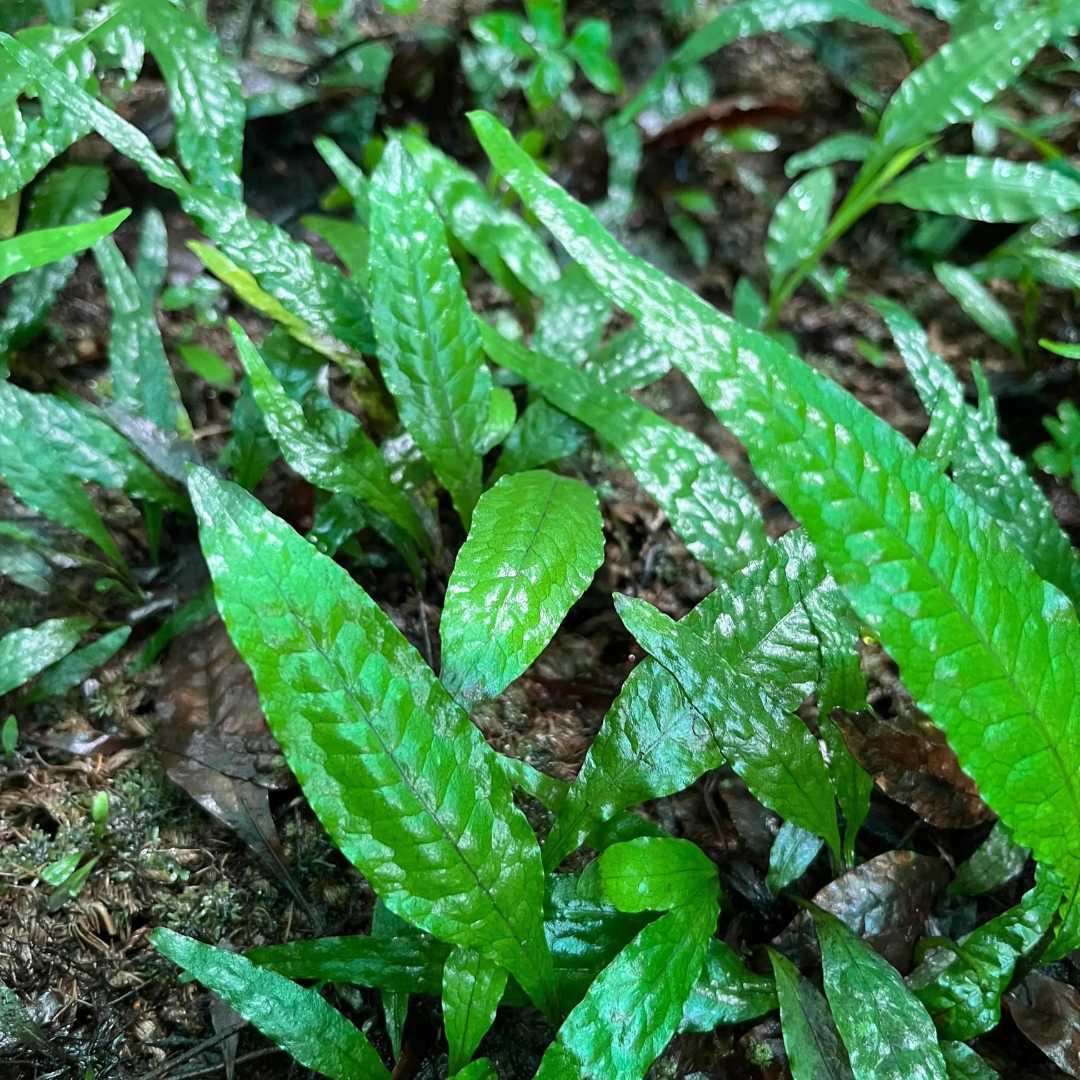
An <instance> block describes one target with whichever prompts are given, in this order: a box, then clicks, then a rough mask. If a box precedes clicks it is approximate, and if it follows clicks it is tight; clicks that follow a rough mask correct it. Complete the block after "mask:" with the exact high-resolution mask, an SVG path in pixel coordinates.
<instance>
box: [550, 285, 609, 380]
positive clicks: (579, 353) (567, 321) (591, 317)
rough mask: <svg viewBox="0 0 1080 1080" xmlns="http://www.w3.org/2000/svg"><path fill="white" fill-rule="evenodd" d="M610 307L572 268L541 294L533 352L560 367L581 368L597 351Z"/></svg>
mask: <svg viewBox="0 0 1080 1080" xmlns="http://www.w3.org/2000/svg"><path fill="white" fill-rule="evenodd" d="M610 318H611V304H610V303H609V302H608V300H607V299H606V297H604V295H603V294H602V293H601V292H599V291H598V290H597V288H596V286H595V285H593V283H592V282H591V281H590V280H589V277H588V275H587V274H586V273H585V272H584V271H583V270H582V269H581V267H580V266H577V265H574V264H571V265H570V266H569V267H567V269H566V270H565V271H564V272H563V275H562V277H560V278H559V280H558V281H556V282H555V283H554V284H552V285H550V286H549V287H548V289H547V291H546V292H545V293H544V308H543V310H542V311H541V312H540V318H539V319H537V321H536V332H535V334H534V335H533V343H532V347H533V349H534V350H535V351H536V352H538V353H541V354H543V355H544V356H550V357H551V358H552V359H553V360H558V361H559V362H561V363H563V364H570V365H572V366H573V367H581V365H582V364H584V363H585V361H586V360H587V359H588V358H589V356H590V355H591V354H592V353H594V352H595V351H596V349H597V348H598V347H599V345H600V342H601V340H602V339H603V337H604V328H605V327H606V326H607V323H608V319H610Z"/></svg>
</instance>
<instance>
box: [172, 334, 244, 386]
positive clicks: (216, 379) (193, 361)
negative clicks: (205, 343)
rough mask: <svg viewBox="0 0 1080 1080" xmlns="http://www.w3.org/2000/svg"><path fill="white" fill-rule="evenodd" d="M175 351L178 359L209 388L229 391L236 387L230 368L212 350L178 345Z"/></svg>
mask: <svg viewBox="0 0 1080 1080" xmlns="http://www.w3.org/2000/svg"><path fill="white" fill-rule="evenodd" d="M176 350H177V352H179V353H180V359H181V360H183V361H184V363H185V364H187V366H188V367H189V368H191V370H192V371H194V372H195V374H196V375H198V376H199V377H200V378H202V379H205V380H206V381H207V382H208V383H209V384H210V385H211V386H217V387H219V388H220V389H222V390H231V389H232V388H233V387H234V386H235V385H236V377H235V376H234V375H233V373H232V368H231V367H229V365H228V364H226V363H225V361H224V360H222V359H221V357H220V356H218V354H217V353H216V352H214V351H213V350H212V349H204V348H203V347H202V346H201V345H178V346H177V347H176Z"/></svg>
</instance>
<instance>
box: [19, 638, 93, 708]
mask: <svg viewBox="0 0 1080 1080" xmlns="http://www.w3.org/2000/svg"><path fill="white" fill-rule="evenodd" d="M92 625H93V620H92V619H48V620H46V621H45V622H43V623H39V624H38V625H37V626H35V627H33V628H31V629H26V630H12V631H11V632H10V633H8V634H5V635H4V637H3V638H0V694H6V693H8V692H9V691H11V690H14V689H15V688H16V687H18V686H22V684H23V683H24V682H26V681H27V680H28V679H32V678H33V677H34V676H35V675H36V674H37V673H38V672H39V671H44V670H45V668H47V667H48V666H49V665H50V664H55V663H56V662H57V661H58V660H62V659H63V658H64V657H65V656H67V654H68V653H70V652H71V650H72V649H74V648H75V646H76V645H77V644H78V643H79V638H81V637H82V636H83V634H85V633H86V631H87V630H89V629H90V627H91V626H92Z"/></svg>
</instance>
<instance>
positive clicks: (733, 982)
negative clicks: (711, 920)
mask: <svg viewBox="0 0 1080 1080" xmlns="http://www.w3.org/2000/svg"><path fill="white" fill-rule="evenodd" d="M775 1009H776V986H775V985H774V983H773V980H772V979H769V978H766V977H765V976H764V975H755V974H754V973H753V972H752V971H750V969H749V968H748V967H747V966H746V965H745V964H744V963H743V962H742V960H740V959H739V958H738V956H736V955H735V953H733V952H732V951H731V949H730V948H729V947H728V946H727V945H725V944H724V943H723V942H722V941H717V940H716V939H715V938H712V939H711V940H710V941H709V947H708V949H707V950H706V953H705V970H704V972H703V973H702V976H701V977H700V978H699V979H698V981H697V982H696V983H695V984H694V988H693V989H692V990H691V991H690V996H689V997H688V998H687V999H686V1004H685V1005H684V1006H683V1015H682V1020H681V1021H680V1024H679V1030H680V1031H713V1030H715V1029H716V1028H718V1027H722V1026H727V1025H732V1024H742V1023H745V1022H746V1021H748V1020H757V1019H758V1017H761V1016H765V1015H766V1014H767V1013H771V1012H773V1010H775Z"/></svg>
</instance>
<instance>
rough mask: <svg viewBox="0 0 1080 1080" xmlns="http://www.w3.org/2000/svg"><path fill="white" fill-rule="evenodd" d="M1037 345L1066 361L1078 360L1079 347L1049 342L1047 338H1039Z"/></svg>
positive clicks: (1066, 343) (1061, 342)
mask: <svg viewBox="0 0 1080 1080" xmlns="http://www.w3.org/2000/svg"><path fill="white" fill-rule="evenodd" d="M1039 345H1040V346H1041V347H1042V348H1044V349H1046V350H1047V352H1052V353H1055V354H1057V355H1058V356H1064V357H1065V358H1066V359H1067V360H1080V345H1073V344H1071V343H1070V342H1067V341H1050V340H1049V339H1048V338H1039Z"/></svg>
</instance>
